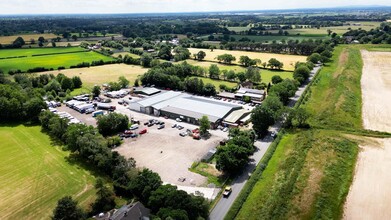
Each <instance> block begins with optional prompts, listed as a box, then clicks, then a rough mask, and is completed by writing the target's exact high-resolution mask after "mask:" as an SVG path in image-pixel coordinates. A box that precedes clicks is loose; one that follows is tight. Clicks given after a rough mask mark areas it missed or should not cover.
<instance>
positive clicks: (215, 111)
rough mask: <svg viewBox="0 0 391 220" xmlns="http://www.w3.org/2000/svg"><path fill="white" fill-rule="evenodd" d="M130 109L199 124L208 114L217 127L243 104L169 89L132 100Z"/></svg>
mask: <svg viewBox="0 0 391 220" xmlns="http://www.w3.org/2000/svg"><path fill="white" fill-rule="evenodd" d="M129 109H131V110H135V111H138V112H142V113H146V114H151V115H155V116H165V117H169V118H173V119H176V118H179V119H181V120H182V121H184V122H188V123H192V124H198V123H199V119H200V118H201V117H202V116H204V115H206V116H208V118H209V121H210V122H211V126H212V127H217V125H219V124H220V123H222V122H223V120H224V118H225V117H227V116H228V115H230V114H231V113H232V112H234V111H236V110H241V109H242V106H240V105H237V104H233V103H228V102H223V101H218V100H214V99H208V98H203V97H199V96H193V95H190V94H187V93H182V92H174V91H168V92H162V93H160V94H158V95H155V96H151V97H148V98H145V99H142V100H140V101H136V102H131V103H130V104H129ZM240 118H241V117H240Z"/></svg>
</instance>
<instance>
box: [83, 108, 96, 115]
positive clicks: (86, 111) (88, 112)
mask: <svg viewBox="0 0 391 220" xmlns="http://www.w3.org/2000/svg"><path fill="white" fill-rule="evenodd" d="M94 111H95V109H93V108H89V109H87V110H85V112H84V113H86V114H91V113H93V112H94Z"/></svg>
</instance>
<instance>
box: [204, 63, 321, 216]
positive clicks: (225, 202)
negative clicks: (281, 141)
mask: <svg viewBox="0 0 391 220" xmlns="http://www.w3.org/2000/svg"><path fill="white" fill-rule="evenodd" d="M320 68H321V67H319V66H317V67H315V68H314V69H313V70H312V71H311V75H310V77H309V79H308V81H307V82H306V83H305V84H304V85H302V86H301V87H300V88H299V89H298V90H297V91H296V93H295V96H294V97H292V98H291V100H290V102H289V103H288V106H289V107H293V106H294V105H295V103H296V102H297V101H298V100H299V98H300V96H301V95H302V94H303V92H304V90H305V89H306V87H307V86H308V83H309V82H310V81H311V80H312V79H313V77H314V75H315V73H317V72H318V71H319V69H320ZM280 129H281V124H280V123H276V124H274V125H273V126H271V127H270V128H269V131H270V132H271V131H276V132H278V131H279V130H280ZM272 142H273V138H272V137H271V136H270V135H267V136H266V137H265V138H264V139H260V140H257V141H255V143H254V145H255V147H256V151H255V153H254V155H252V156H251V158H250V163H249V164H248V165H247V167H246V168H245V170H244V171H243V173H242V174H241V175H239V176H238V177H236V178H235V179H234V180H233V181H232V183H231V187H232V193H231V195H230V196H229V197H228V198H221V199H220V200H219V201H218V202H217V204H216V206H215V207H214V208H213V210H212V212H211V213H210V215H209V219H210V220H222V219H224V217H225V215H226V214H227V212H228V211H229V209H230V208H231V206H232V204H233V203H234V201H235V199H236V198H237V197H238V195H239V193H240V191H242V189H243V187H244V185H245V184H246V183H247V180H248V179H249V177H250V176H251V173H252V172H253V171H254V169H255V168H256V166H257V165H258V163H259V161H261V159H262V157H263V155H265V153H266V151H267V150H268V149H269V147H270V145H271V143H272Z"/></svg>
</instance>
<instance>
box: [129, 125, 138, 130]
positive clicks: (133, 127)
mask: <svg viewBox="0 0 391 220" xmlns="http://www.w3.org/2000/svg"><path fill="white" fill-rule="evenodd" d="M136 129H138V124H133V125H132V126H130V130H136Z"/></svg>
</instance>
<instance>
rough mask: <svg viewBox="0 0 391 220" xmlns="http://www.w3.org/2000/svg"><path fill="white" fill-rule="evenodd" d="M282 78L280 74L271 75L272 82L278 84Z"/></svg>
mask: <svg viewBox="0 0 391 220" xmlns="http://www.w3.org/2000/svg"><path fill="white" fill-rule="evenodd" d="M282 80H283V79H282V78H281V76H278V75H274V76H273V77H272V83H273V84H278V83H280V82H282Z"/></svg>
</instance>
